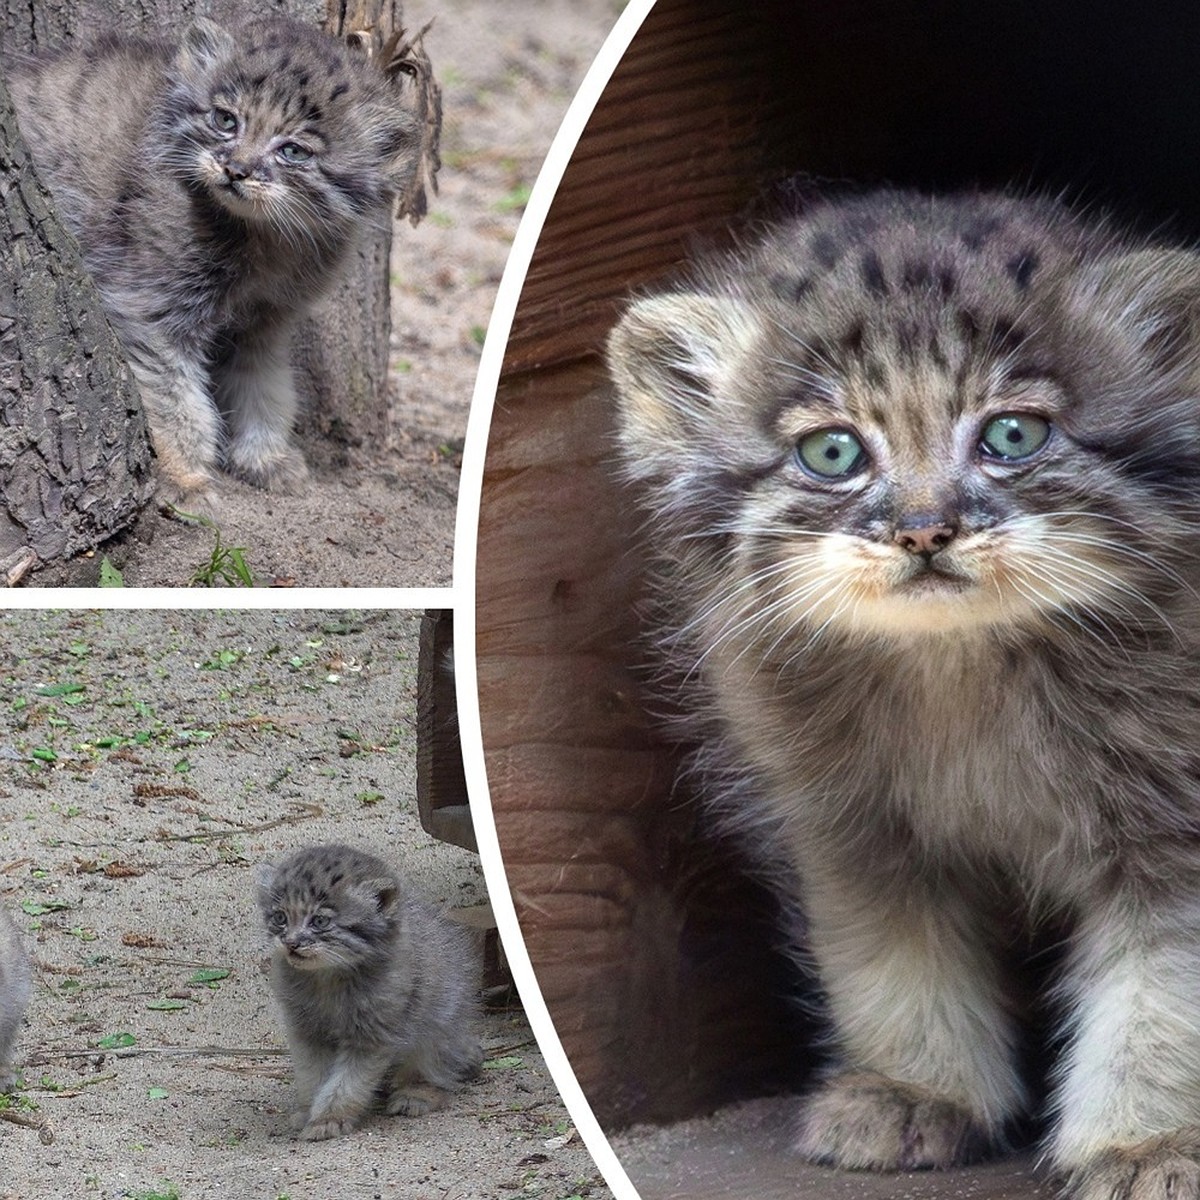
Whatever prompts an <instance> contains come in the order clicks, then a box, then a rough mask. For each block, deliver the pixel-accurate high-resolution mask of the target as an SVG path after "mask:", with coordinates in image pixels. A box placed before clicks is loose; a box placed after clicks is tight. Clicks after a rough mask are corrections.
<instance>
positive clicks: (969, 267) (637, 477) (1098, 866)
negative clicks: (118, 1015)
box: [609, 191, 1200, 1200]
mask: <svg viewBox="0 0 1200 1200" xmlns="http://www.w3.org/2000/svg"><path fill="white" fill-rule="evenodd" d="M609 361H610V366H611V368H612V372H613V376H614V379H615V381H616V385H617V391H618V414H619V431H620V437H621V446H622V456H623V461H624V466H625V470H626V474H627V475H628V477H629V478H630V479H631V481H633V482H635V483H636V485H637V486H638V488H639V494H640V496H641V498H642V500H643V502H644V505H645V508H646V510H647V512H648V514H649V515H650V519H649V520H648V521H647V524H646V537H647V539H648V541H649V543H650V545H651V547H652V549H653V551H654V554H655V557H656V561H657V568H656V570H657V583H658V597H659V627H658V630H657V641H658V643H659V645H660V647H661V649H662V650H663V653H664V658H665V660H666V661H667V663H668V676H669V678H671V679H672V680H673V681H674V686H675V687H676V688H677V689H678V693H679V696H680V697H681V698H682V703H683V705H684V707H685V708H686V709H687V710H688V711H689V712H690V713H691V717H690V720H689V724H688V728H687V729H686V731H685V732H686V736H687V738H688V739H690V740H691V741H692V742H693V743H694V744H695V745H697V746H698V749H697V751H696V754H695V757H694V759H693V762H694V765H695V769H696V772H697V778H698V780H699V781H700V782H701V783H702V785H703V786H704V787H706V788H707V789H708V791H709V794H710V795H711V796H712V799H713V803H714V805H715V807H716V808H717V809H718V810H719V811H720V813H721V814H722V815H723V819H724V820H725V822H726V823H727V824H728V825H729V826H732V827H733V828H735V829H737V830H738V831H739V832H740V833H741V834H742V835H744V836H745V837H746V838H747V839H749V841H750V843H751V845H753V846H754V847H755V848H756V850H757V857H758V858H759V859H760V860H761V861H762V862H763V863H764V864H769V865H770V866H771V869H772V870H773V872H774V878H775V880H776V882H777V884H778V886H779V887H780V889H781V890H782V892H783V893H784V894H785V896H786V897H787V898H788V899H789V901H793V902H794V903H795V905H796V906H797V908H798V909H799V910H801V911H802V912H803V915H804V920H803V922H802V923H798V924H797V931H796V932H797V940H798V941H799V942H801V943H802V949H801V951H800V953H801V954H802V955H803V956H804V959H805V961H806V962H809V961H811V962H812V963H815V965H816V967H817V970H818V971H819V973H820V977H821V981H822V984H823V985H824V991H825V996H826V1000H827V1003H828V1011H829V1015H830V1017H831V1020H832V1025H833V1033H834V1035H835V1038H836V1044H837V1048H838V1061H837V1064H836V1068H835V1070H834V1072H833V1073H831V1075H830V1076H829V1077H828V1078H826V1079H824V1080H823V1081H821V1082H819V1083H818V1084H817V1085H816V1086H815V1087H814V1088H813V1091H812V1093H811V1095H809V1096H808V1097H807V1098H806V1099H805V1100H804V1102H803V1104H802V1105H801V1106H799V1115H798V1121H797V1132H796V1148H797V1151H798V1152H799V1153H801V1154H802V1155H804V1156H806V1157H808V1158H812V1159H817V1160H820V1161H824V1162H829V1163H835V1164H838V1165H841V1166H844V1167H855V1168H860V1169H861V1168H871V1169H904V1168H914V1167H929V1166H948V1165H951V1164H953V1163H957V1162H962V1161H964V1160H965V1159H967V1158H969V1157H971V1156H973V1155H975V1154H977V1153H980V1152H983V1151H985V1150H987V1149H994V1148H996V1147H997V1146H999V1145H1002V1144H1003V1142H1004V1139H1005V1135H1006V1134H1007V1133H1008V1131H1009V1130H1010V1129H1011V1127H1012V1123H1013V1122H1014V1121H1017V1120H1020V1119H1021V1118H1024V1117H1026V1116H1027V1115H1028V1112H1029V1105H1030V1102H1031V1097H1030V1096H1029V1095H1028V1093H1027V1090H1026V1085H1025V1081H1024V1080H1023V1078H1022V1076H1021V1072H1020V1070H1019V1065H1018V1059H1019V1053H1018V1046H1019V1042H1020V1037H1021V1019H1022V1013H1021V1009H1020V1003H1021V996H1020V992H1019V989H1017V988H1016V987H1015V986H1014V982H1015V981H1014V980H1012V979H1011V978H1009V977H1008V976H1007V975H1006V973H1005V971H1004V970H1003V968H1002V964H1003V962H1004V943H1005V940H1006V938H1010V937H1012V936H1014V934H1015V933H1017V932H1019V925H1018V922H1019V921H1020V920H1021V919H1023V920H1025V921H1027V922H1030V923H1036V922H1038V921H1040V920H1043V919H1046V918H1052V919H1053V920H1054V921H1055V922H1058V921H1063V922H1066V923H1067V924H1068V926H1069V928H1070V930H1071V933H1070V940H1069V944H1068V947H1067V953H1066V956H1065V963H1064V966H1063V971H1062V976H1061V978H1060V980H1059V981H1058V999H1059V1001H1060V1003H1061V1007H1062V1011H1063V1012H1064V1024H1063V1028H1062V1029H1061V1031H1060V1032H1061V1035H1062V1037H1061V1041H1062V1044H1063V1049H1062V1053H1061V1056H1060V1060H1059V1064H1058V1069H1057V1072H1056V1074H1055V1079H1054V1089H1053V1095H1052V1097H1051V1102H1050V1112H1051V1116H1052V1120H1051V1122H1050V1133H1049V1136H1048V1138H1047V1142H1046V1154H1047V1159H1048V1161H1049V1163H1050V1165H1051V1166H1052V1167H1053V1168H1054V1169H1055V1170H1056V1171H1057V1172H1058V1174H1059V1175H1060V1177H1061V1178H1062V1180H1063V1181H1064V1185H1065V1186H1066V1188H1067V1189H1068V1192H1069V1193H1070V1195H1071V1196H1072V1197H1074V1198H1075V1200H1111V1198H1112V1197H1117V1196H1120V1197H1137V1200H1168V1198H1171V1200H1197V1198H1198V1197H1200V682H1198V681H1200V502H1198V499H1197V498H1198V497H1200V256H1198V255H1197V254H1196V253H1195V252H1194V251H1193V250H1192V249H1190V248H1188V247H1181V246H1178V245H1173V244H1171V243H1170V242H1167V241H1165V240H1163V239H1157V238H1150V237H1141V236H1137V235H1135V234H1132V233H1128V232H1126V231H1123V230H1121V229H1118V228H1116V227H1115V226H1114V225H1113V224H1111V223H1108V222H1105V221H1103V220H1099V219H1095V218H1094V217H1089V216H1082V215H1080V214H1078V213H1076V212H1073V211H1072V210H1070V209H1069V208H1067V207H1066V206H1064V205H1062V204H1059V203H1056V202H1053V201H1050V200H1047V199H1043V198H1037V197H1021V196H1010V195H1000V194H991V193H982V194H964V195H955V196H942V197H938V196H925V195H918V194H915V193H911V192H900V191H884V192H879V193H873V194H869V195H865V196H860V197H852V198H834V199H829V200H825V201H819V202H817V203H815V204H813V205H811V206H810V207H809V208H808V209H807V210H806V211H804V212H803V213H802V214H801V215H799V216H796V217H794V218H791V219H787V220H784V221H780V222H779V223H777V224H775V225H773V226H770V227H768V228H766V229H764V230H762V231H760V234H759V235H758V236H756V237H755V238H753V239H752V240H749V241H747V243H746V244H745V245H743V246H742V247H741V248H739V249H738V250H736V251H734V252H732V253H729V254H727V255H725V256H723V257H715V258H713V259H710V260H708V261H706V262H703V263H701V264H699V265H698V266H697V267H696V268H695V270H694V271H692V272H690V273H689V275H688V276H687V277H686V278H685V279H683V280H682V281H681V282H680V283H679V284H678V285H677V286H675V287H673V288H671V289H668V290H665V291H663V292H661V293H660V294H657V295H649V296H645V297H643V298H641V299H638V300H637V301H635V302H634V303H633V304H632V305H631V306H630V307H629V309H628V310H627V312H626V313H625V315H624V316H623V318H622V320H621V322H620V323H619V325H618V326H617V328H616V330H615V331H614V333H613V335H612V338H611V341H610V347H609ZM1010 435H1011V440H1008V439H1009V438H1010ZM1043 435H1044V436H1043ZM847 447H851V448H853V447H857V450H855V449H847ZM1010 448H1011V449H1010ZM859 451H861V453H859Z"/></svg>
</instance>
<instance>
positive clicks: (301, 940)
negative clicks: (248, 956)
mask: <svg viewBox="0 0 1200 1200" xmlns="http://www.w3.org/2000/svg"><path fill="white" fill-rule="evenodd" d="M349 853H350V854H351V855H353V856H355V857H353V858H351V859H343V860H342V861H340V862H339V861H338V860H336V859H333V858H331V856H330V855H329V854H328V852H327V850H326V848H317V852H312V851H308V852H305V851H302V852H299V853H297V854H295V855H293V856H291V857H290V858H288V859H287V860H285V861H284V863H283V864H281V865H280V866H279V867H277V868H276V867H271V866H268V865H266V864H259V865H258V867H256V868H255V883H256V885H257V899H258V905H259V910H260V912H261V913H262V917H263V922H264V924H265V925H266V928H267V932H268V933H269V934H270V935H271V938H272V939H273V941H274V943H275V945H276V947H277V948H278V950H279V951H280V952H281V954H282V957H283V958H284V961H286V962H287V964H288V965H289V966H291V967H293V968H295V969H296V970H298V971H322V970H333V971H350V970H354V969H356V968H358V967H360V966H362V965H363V964H364V963H366V962H368V961H370V960H372V959H377V958H380V957H381V956H386V954H387V952H388V948H389V946H390V944H391V941H392V936H393V934H394V933H395V930H396V908H397V903H396V902H397V898H398V889H397V885H396V882H395V881H394V880H393V879H389V878H387V877H386V875H384V876H380V877H377V878H373V877H372V874H371V872H369V871H368V872H367V873H366V874H365V875H363V874H362V873H360V874H359V875H357V876H351V873H350V871H349V870H348V869H347V868H348V864H351V863H354V862H358V861H359V860H360V859H362V860H364V861H365V858H366V856H363V855H359V854H357V852H352V851H351V852H349ZM369 865H371V866H374V867H381V866H382V864H379V863H378V862H375V863H372V864H369ZM360 866H361V864H360Z"/></svg>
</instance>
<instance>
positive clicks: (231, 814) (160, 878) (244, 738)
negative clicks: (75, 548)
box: [0, 610, 611, 1200]
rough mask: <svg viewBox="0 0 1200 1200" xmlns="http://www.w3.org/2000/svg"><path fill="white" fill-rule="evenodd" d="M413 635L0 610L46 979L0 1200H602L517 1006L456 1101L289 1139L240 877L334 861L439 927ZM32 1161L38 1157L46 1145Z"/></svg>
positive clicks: (24, 836)
mask: <svg viewBox="0 0 1200 1200" xmlns="http://www.w3.org/2000/svg"><path fill="white" fill-rule="evenodd" d="M418 624H419V618H418V617H416V616H414V615H413V614H410V613H402V612H387V611H374V612H366V613H348V612H322V611H312V610H307V611H306V610H291V611H287V612H244V611H243V612H220V611H208V612H192V613H183V612H163V611H153V610H142V611H132V612H130V611H109V612H107V613H104V612H74V613H73V612H40V611H27V612H5V613H0V638H2V643H0V644H2V645H3V650H2V651H0V670H2V672H3V678H4V684H5V687H4V701H3V704H2V705H0V904H3V905H4V906H5V907H7V908H8V910H9V911H10V912H12V914H13V915H14V917H15V918H16V920H17V923H18V926H19V928H20V929H21V930H22V932H23V933H24V935H25V938H26V942H27V944H28V945H29V947H30V949H31V951H32V953H33V956H34V961H35V967H36V971H35V975H36V983H35V990H34V995H33V999H32V1001H31V1004H30V1007H29V1012H28V1017H27V1022H26V1026H25V1028H24V1030H23V1032H22V1036H21V1038H20V1041H19V1044H18V1059H19V1061H21V1062H22V1063H24V1070H23V1074H24V1085H23V1087H22V1088H21V1089H20V1090H19V1092H18V1093H17V1099H16V1100H15V1101H13V1102H12V1103H11V1107H10V1110H9V1111H10V1115H13V1114H14V1113H15V1115H16V1116H17V1117H18V1118H19V1119H24V1120H28V1121H32V1122H39V1121H40V1122H44V1126H43V1129H42V1130H41V1132H40V1136H39V1131H38V1130H37V1129H36V1128H33V1127H25V1126H22V1125H19V1124H15V1123H12V1122H11V1121H5V1120H0V1200H63V1198H64V1197H79V1198H83V1197H87V1196H92V1195H95V1196H97V1197H105V1198H114V1200H115V1198H117V1197H131V1198H134V1200H205V1198H212V1197H228V1198H230V1200H332V1198H333V1197H338V1198H342V1197H345V1198H346V1200H359V1198H360V1197H361V1198H363V1200H369V1198H379V1200H400V1198H403V1200H500V1198H505V1200H507V1198H510V1197H511V1198H514V1200H517V1198H523V1197H540V1198H542V1200H576V1198H580V1200H582V1198H585V1197H586V1198H587V1200H604V1198H607V1197H610V1196H611V1193H610V1192H609V1190H608V1188H607V1187H606V1186H605V1185H604V1183H603V1181H602V1180H601V1179H600V1177H599V1175H598V1173H597V1171H596V1168H595V1166H594V1164H593V1163H592V1160H591V1158H590V1156H589V1155H588V1153H587V1151H586V1149H585V1148H584V1147H583V1145H582V1143H581V1142H580V1140H579V1138H578V1136H577V1135H576V1134H575V1132H574V1130H573V1127H572V1125H571V1123H570V1119H569V1117H568V1115H567V1113H566V1111H565V1109H564V1107H563V1105H562V1102H561V1100H560V1099H559V1097H558V1094H557V1091H556V1090H555V1088H554V1086H553V1084H552V1082H551V1080H550V1078H549V1076H548V1074H547V1072H546V1069H545V1065H544V1062H543V1060H542V1057H541V1055H540V1054H539V1052H538V1049H537V1046H536V1044H535V1042H534V1040H533V1036H532V1034H531V1032H530V1030H529V1027H528V1025H527V1023H526V1021H525V1019H524V1017H523V1015H522V1013H521V1011H520V1009H519V1008H517V1007H514V1006H512V1005H511V1004H510V1005H509V1006H507V1007H501V1008H498V1009H496V1010H492V1011H489V1012H488V1013H487V1014H486V1016H485V1017H484V1019H483V1022H482V1030H481V1032H482V1038H483V1043H484V1048H485V1055H486V1059H487V1062H486V1064H485V1068H486V1069H485V1070H484V1071H483V1073H482V1076H481V1078H480V1079H479V1080H477V1081H475V1082H473V1083H470V1084H469V1085H468V1086H467V1087H466V1089H465V1090H464V1091H463V1092H462V1093H460V1094H459V1095H458V1096H456V1097H455V1098H454V1100H453V1101H452V1102H451V1104H450V1106H449V1107H448V1108H447V1109H445V1110H443V1111H441V1112H437V1113H434V1114H431V1115H430V1116H427V1117H423V1118H419V1119H413V1120H410V1119H404V1118H387V1117H382V1116H381V1117H375V1118H372V1119H371V1120H369V1121H368V1123H367V1124H366V1125H365V1126H364V1127H363V1128H362V1129H360V1130H359V1131H357V1132H355V1133H353V1134H351V1135H349V1136H348V1137H346V1138H343V1139H338V1140H335V1141H331V1142H320V1143H304V1142H299V1141H297V1140H296V1139H295V1138H294V1136H293V1135H292V1133H291V1132H290V1129H289V1127H288V1121H287V1116H286V1113H287V1110H288V1103H289V1071H288V1062H287V1058H286V1056H285V1055H284V1054H283V1052H282V1046H283V1042H282V1037H281V1033H280V1029H279V1025H278V1022H277V1020H276V1016H275V1013H274V1012H273V1010H272V1004H271V1000H270V996H269V993H268V988H267V983H266V978H265V976H264V973H263V972H264V967H265V962H266V957H267V941H266V937H265V934H264V932H263V930H262V929H261V927H260V924H259V920H258V917H257V914H256V911H255V908H254V904H253V887H252V882H251V866H252V864H253V863H254V862H256V861H260V860H263V859H268V860H271V859H275V858H278V857H279V856H281V855H282V854H284V853H285V852H287V851H289V850H291V849H293V848H295V847H298V846H301V845H307V844H313V843H317V842H322V841H332V840H340V841H347V842H351V843H353V844H357V845H361V846H363V847H366V848H368V849H371V850H373V851H374V852H375V853H378V854H381V855H383V856H385V857H387V858H388V859H390V860H391V861H393V862H394V863H396V864H397V865H398V866H399V867H400V868H401V869H402V871H403V872H404V873H405V874H406V876H407V877H408V878H409V879H410V880H411V882H412V884H413V886H414V887H415V888H417V889H419V890H420V892H421V893H423V894H424V895H425V896H427V897H428V898H430V899H431V900H433V901H434V902H435V903H438V904H442V905H446V906H448V907H452V908H459V907H464V906H470V905H473V904H477V903H479V902H480V901H482V900H483V899H484V898H485V892H484V885H483V877H482V874H481V871H480V867H479V863H478V859H477V858H476V857H475V856H474V855H472V854H470V853H468V852H467V851H463V850H459V849H457V848H455V847H452V846H448V845H446V844H444V843H438V842H434V841H433V840H432V839H430V838H429V837H428V836H427V835H426V834H425V833H424V832H423V831H422V829H421V827H420V824H419V819H418V816H417V812H416V801H415V767H414V756H415V751H416V733H415V721H416V699H415V695H416V675H417V633H418ZM47 1138H52V1140H49V1141H47V1140H46V1139H47Z"/></svg>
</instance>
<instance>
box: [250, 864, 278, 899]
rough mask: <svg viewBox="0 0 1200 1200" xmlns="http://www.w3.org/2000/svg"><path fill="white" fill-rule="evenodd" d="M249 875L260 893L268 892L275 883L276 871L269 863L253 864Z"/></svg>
mask: <svg viewBox="0 0 1200 1200" xmlns="http://www.w3.org/2000/svg"><path fill="white" fill-rule="evenodd" d="M250 874H251V876H252V878H253V879H254V886H255V887H256V888H258V890H259V891H260V892H269V891H270V890H271V885H272V884H274V882H275V874H276V869H275V868H274V867H273V866H271V864H270V863H265V862H260V863H255V864H254V866H253V868H252V869H251V872H250Z"/></svg>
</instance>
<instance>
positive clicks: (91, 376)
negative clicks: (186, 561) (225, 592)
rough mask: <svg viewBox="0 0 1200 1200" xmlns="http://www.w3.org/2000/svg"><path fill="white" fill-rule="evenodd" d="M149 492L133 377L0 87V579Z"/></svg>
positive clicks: (69, 543) (77, 545) (86, 539)
mask: <svg viewBox="0 0 1200 1200" xmlns="http://www.w3.org/2000/svg"><path fill="white" fill-rule="evenodd" d="M153 491H154V481H153V477H152V475H151V453H150V442H149V438H148V435H147V431H146V423H145V420H144V418H143V416H142V407H141V403H140V402H139V400H138V398H137V390H136V388H135V386H134V383H133V378H132V375H131V374H130V371H129V368H128V366H127V365H126V363H125V358H124V355H123V353H122V351H121V348H120V346H119V345H118V344H117V339H116V337H115V336H114V334H113V332H112V329H111V328H110V327H109V324H108V321H107V320H106V319H105V317H104V314H103V312H102V310H101V308H100V298H99V296H98V295H97V294H96V289H95V287H94V286H93V285H92V282H91V280H90V279H89V278H88V277H87V274H86V273H85V272H84V269H83V263H82V262H81V261H80V257H79V250H78V248H77V246H76V244H75V240H74V239H73V238H72V237H71V235H70V234H69V233H67V231H66V230H65V229H63V228H62V226H61V225H59V223H58V221H57V219H56V218H55V216H54V213H53V209H52V206H51V202H50V196H49V193H47V191H46V190H45V188H44V187H43V186H42V185H41V183H40V182H39V180H38V178H37V176H36V174H35V173H34V171H33V169H32V165H31V163H30V161H29V154H28V151H27V150H26V148H25V145H24V142H23V141H22V140H21V137H20V134H19V132H18V129H17V122H16V116H15V114H14V112H13V108H12V101H11V99H10V97H9V94H8V90H7V89H6V88H5V87H4V84H3V81H2V80H0V583H3V584H7V585H8V586H12V585H13V584H16V583H19V582H20V580H21V579H22V578H23V577H24V576H25V574H27V573H28V572H29V571H31V570H32V569H33V568H35V567H36V566H38V565H39V564H40V563H46V562H58V561H62V560H65V559H68V558H71V557H73V556H75V555H77V554H80V553H82V552H84V551H87V550H91V549H93V548H94V547H95V546H97V545H99V544H100V543H101V542H103V541H105V540H106V539H108V538H110V537H112V536H113V535H114V534H116V533H119V532H120V531H121V530H123V529H125V528H126V527H127V526H128V525H130V524H131V523H132V521H133V520H134V519H135V518H136V516H137V514H138V512H139V510H140V509H141V507H142V506H143V505H144V504H145V503H146V502H147V501H148V500H149V498H150V496H151V495H152V494H153Z"/></svg>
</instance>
